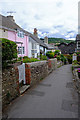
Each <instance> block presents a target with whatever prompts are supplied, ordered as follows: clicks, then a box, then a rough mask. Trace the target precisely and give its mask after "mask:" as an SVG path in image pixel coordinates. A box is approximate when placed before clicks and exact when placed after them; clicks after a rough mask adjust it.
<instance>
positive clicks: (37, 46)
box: [28, 37, 40, 58]
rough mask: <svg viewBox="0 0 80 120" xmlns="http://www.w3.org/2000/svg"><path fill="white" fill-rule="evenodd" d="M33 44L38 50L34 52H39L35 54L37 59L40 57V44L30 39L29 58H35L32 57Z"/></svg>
mask: <svg viewBox="0 0 80 120" xmlns="http://www.w3.org/2000/svg"><path fill="white" fill-rule="evenodd" d="M32 44H34V46H35V45H36V48H34V50H37V52H36V53H34V58H37V55H40V48H39V43H37V42H36V41H35V40H34V39H32V38H30V37H29V44H28V57H33V55H32V50H33V49H32Z"/></svg>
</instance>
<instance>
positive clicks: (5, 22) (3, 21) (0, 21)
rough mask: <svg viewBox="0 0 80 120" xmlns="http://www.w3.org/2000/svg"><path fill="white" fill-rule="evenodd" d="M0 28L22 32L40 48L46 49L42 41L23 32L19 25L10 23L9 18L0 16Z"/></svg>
mask: <svg viewBox="0 0 80 120" xmlns="http://www.w3.org/2000/svg"><path fill="white" fill-rule="evenodd" d="M0 26H2V28H8V29H9V30H10V29H12V30H16V31H17V30H21V31H23V32H24V33H25V34H26V35H29V36H30V37H31V38H33V39H34V40H35V41H36V42H37V43H39V44H40V45H41V46H43V47H46V48H47V46H46V44H44V43H43V41H41V40H40V39H39V38H38V37H36V36H35V35H33V34H31V33H29V32H28V31H26V30H24V29H23V28H21V27H20V26H19V25H17V24H16V23H15V22H14V21H11V20H10V19H9V18H7V17H5V16H3V15H1V14H0Z"/></svg>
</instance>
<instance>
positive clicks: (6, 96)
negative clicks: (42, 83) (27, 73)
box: [2, 67, 19, 107]
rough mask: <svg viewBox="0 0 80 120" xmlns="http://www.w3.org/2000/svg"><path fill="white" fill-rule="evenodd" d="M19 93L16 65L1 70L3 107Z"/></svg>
mask: <svg viewBox="0 0 80 120" xmlns="http://www.w3.org/2000/svg"><path fill="white" fill-rule="evenodd" d="M18 95H19V74H18V69H17V67H10V68H8V69H5V70H3V72H2V105H3V107H4V106H5V105H6V104H8V103H9V102H10V101H11V100H13V99H14V98H16V97H17V96H18Z"/></svg>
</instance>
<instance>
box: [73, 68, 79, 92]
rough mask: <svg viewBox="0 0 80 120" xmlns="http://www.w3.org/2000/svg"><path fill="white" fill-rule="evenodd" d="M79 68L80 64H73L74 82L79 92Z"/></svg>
mask: <svg viewBox="0 0 80 120" xmlns="http://www.w3.org/2000/svg"><path fill="white" fill-rule="evenodd" d="M78 68H80V66H79V67H78V66H76V67H75V66H73V78H74V83H75V87H76V89H77V92H78V93H80V79H79V77H78V72H77V70H78Z"/></svg>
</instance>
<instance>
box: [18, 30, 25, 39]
mask: <svg viewBox="0 0 80 120" xmlns="http://www.w3.org/2000/svg"><path fill="white" fill-rule="evenodd" d="M17 35H18V37H20V38H24V33H23V31H19V30H18V33H17Z"/></svg>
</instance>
